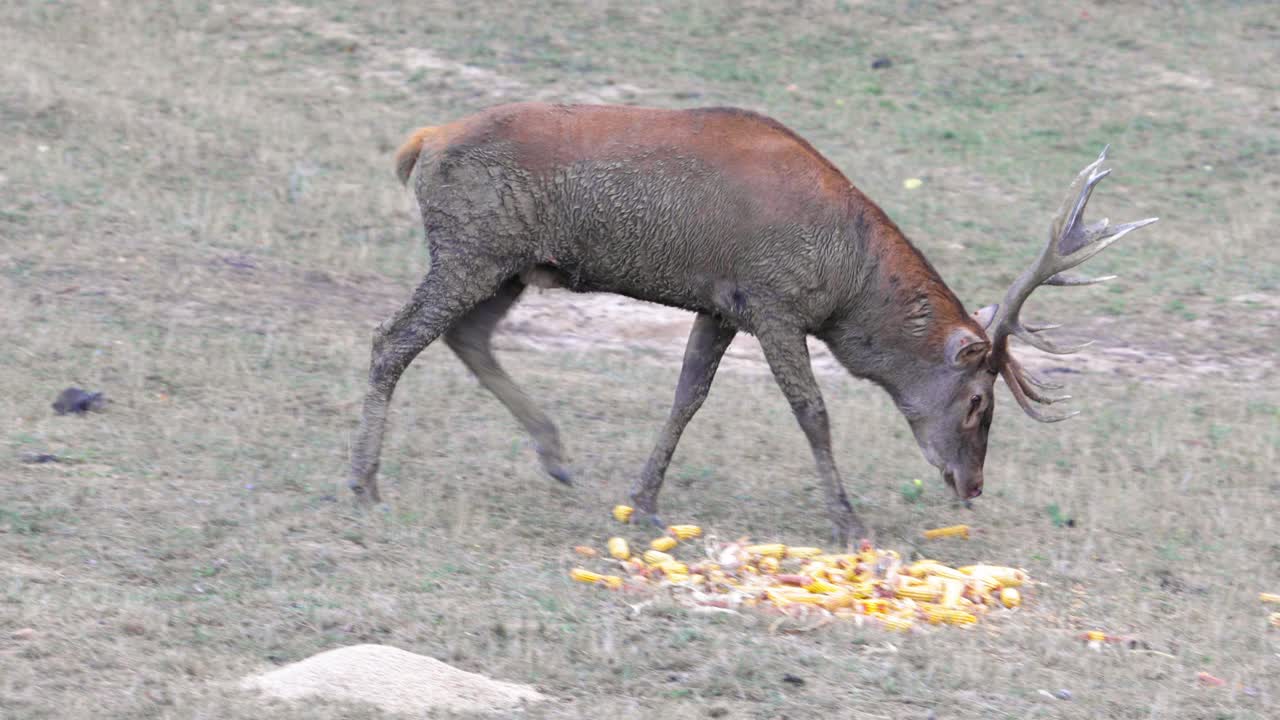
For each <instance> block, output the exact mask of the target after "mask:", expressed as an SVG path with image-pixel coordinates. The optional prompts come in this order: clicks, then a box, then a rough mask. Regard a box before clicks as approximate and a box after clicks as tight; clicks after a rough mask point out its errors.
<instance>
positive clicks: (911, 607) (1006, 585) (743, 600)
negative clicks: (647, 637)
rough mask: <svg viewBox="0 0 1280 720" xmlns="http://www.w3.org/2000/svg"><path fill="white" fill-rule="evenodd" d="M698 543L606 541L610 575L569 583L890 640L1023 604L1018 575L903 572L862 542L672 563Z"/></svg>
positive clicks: (722, 553) (679, 535)
mask: <svg viewBox="0 0 1280 720" xmlns="http://www.w3.org/2000/svg"><path fill="white" fill-rule="evenodd" d="M630 511H631V508H628V507H626V506H624V505H620V506H618V507H616V508H614V517H615V518H617V519H618V520H619V521H620V522H626V521H627V519H628V518H629V517H630ZM963 527H964V526H957V528H963ZM942 530H944V531H945V532H939V533H934V534H932V535H930V536H931V537H946V536H952V535H964V534H965V532H964V531H961V530H959V529H956V528H944V529H942ZM965 530H967V528H965ZM701 535H702V529H701V528H699V527H697V526H696V525H672V526H670V527H668V528H667V532H666V533H665V534H663V535H662V536H660V537H658V538H655V539H654V540H652V541H651V542H650V543H649V547H648V548H647V549H643V550H639V549H635V550H633V549H632V548H631V547H630V545H629V543H628V542H627V541H626V539H624V538H621V537H614V538H610V539H609V541H608V545H607V553H608V557H609V559H608V560H606V562H609V563H610V564H611V565H613V566H614V567H615V568H616V570H615V572H613V573H598V572H593V571H591V570H588V569H586V568H582V567H578V568H574V569H573V570H572V571H571V572H570V577H572V578H573V579H574V580H577V581H579V582H584V583H593V584H597V585H601V586H604V587H607V588H610V589H614V590H622V591H624V592H627V591H630V592H653V591H655V590H659V589H670V590H671V595H672V597H673V598H675V599H676V600H677V601H678V602H682V603H684V604H687V605H692V606H703V607H715V608H725V609H731V610H732V609H739V608H756V609H759V610H764V611H776V612H782V613H785V614H810V613H820V614H825V615H829V616H832V617H836V618H845V619H851V620H854V621H855V622H857V623H858V624H860V625H861V624H863V623H866V622H873V623H878V624H880V625H881V626H883V627H885V628H888V629H892V630H909V629H911V628H912V627H914V626H916V625H917V623H928V624H934V625H936V624H950V625H972V624H974V623H976V622H978V619H979V618H980V617H982V616H983V615H985V614H986V613H987V612H988V611H989V610H991V609H992V608H996V607H1000V606H1003V607H1005V608H1015V607H1018V605H1019V604H1021V601H1022V599H1021V596H1020V595H1019V591H1018V589H1017V588H1018V587H1020V586H1022V585H1023V583H1024V582H1026V581H1027V574H1026V573H1025V572H1024V571H1022V570H1019V569H1015V568H1009V567H1002V566H996V565H969V566H966V567H961V568H952V567H948V566H947V565H944V564H942V563H940V562H937V561H934V560H918V561H915V562H911V563H904V562H903V561H902V558H901V557H900V556H899V555H898V553H896V552H894V551H893V550H884V549H878V548H875V547H873V546H872V545H871V543H870V542H868V541H866V540H864V541H862V544H861V546H860V547H859V549H858V552H854V553H827V552H825V551H824V550H823V549H822V548H818V547H792V546H787V545H783V544H781V543H770V544H750V543H749V542H748V541H747V539H746V538H742V539H739V540H736V541H732V542H714V541H705V542H704V543H703V548H702V551H703V555H704V557H702V558H699V559H696V560H680V559H677V558H676V557H675V556H674V555H673V554H672V553H673V552H674V551H676V549H677V547H681V546H687V545H686V543H687V541H689V540H693V539H695V538H699V537H701ZM966 536H967V535H966ZM574 549H575V551H577V553H578V554H579V555H583V556H587V557H599V556H600V555H601V553H599V552H598V551H597V550H595V549H594V548H591V547H587V546H578V547H576V548H574ZM602 559H603V558H602Z"/></svg>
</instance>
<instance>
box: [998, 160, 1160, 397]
mask: <svg viewBox="0 0 1280 720" xmlns="http://www.w3.org/2000/svg"><path fill="white" fill-rule="evenodd" d="M1109 147H1110V145H1108V146H1107V147H1104V148H1103V149H1102V154H1101V155H1099V156H1098V159H1097V160H1095V161H1093V163H1091V164H1090V165H1089V166H1088V167H1086V168H1085V169H1084V170H1081V171H1080V174H1079V175H1078V176H1076V179H1075V181H1074V182H1072V183H1071V188H1070V189H1069V190H1068V191H1067V197H1066V200H1064V201H1063V203H1062V207H1061V208H1059V210H1058V214H1057V215H1056V216H1055V217H1054V220H1053V224H1052V225H1051V226H1050V230H1049V242H1048V244H1047V245H1045V247H1044V249H1043V250H1041V251H1040V256H1039V257H1037V258H1036V260H1035V262H1033V263H1031V266H1030V267H1028V268H1027V269H1026V270H1023V271H1022V274H1021V275H1019V276H1018V279H1017V280H1014V281H1013V285H1012V286H1010V287H1009V291H1008V292H1006V293H1005V295H1004V302H1002V303H1000V305H999V306H998V307H997V308H996V313H995V316H994V317H993V318H992V320H991V323H990V324H989V325H988V326H987V328H988V330H987V332H988V335H989V337H990V338H991V354H990V355H989V357H988V360H987V362H988V366H989V367H990V368H991V370H992V371H998V372H999V373H1000V374H1001V375H1002V376H1003V377H1004V381H1005V383H1006V384H1007V385H1008V386H1009V390H1010V391H1011V392H1012V393H1013V397H1014V398H1015V399H1016V400H1017V401H1018V404H1019V405H1020V406H1022V409H1023V410H1024V411H1025V412H1026V413H1027V414H1028V415H1030V416H1031V417H1033V418H1035V419H1036V420H1039V421H1040V422H1058V421H1059V420H1066V419H1067V418H1069V417H1071V416H1072V415H1077V414H1078V413H1076V412H1072V413H1067V414H1064V415H1052V416H1050V415H1044V414H1042V413H1041V412H1040V411H1039V410H1037V409H1036V408H1035V406H1033V405H1032V404H1031V401H1035V402H1037V403H1040V404H1042V405H1052V404H1053V403H1056V402H1061V401H1063V400H1067V399H1069V398H1070V397H1071V396H1070V395H1064V396H1062V397H1049V396H1045V395H1042V394H1040V393H1039V392H1038V391H1037V390H1036V388H1050V389H1058V388H1060V387H1061V386H1060V385H1052V384H1050V383H1047V382H1045V381H1044V380H1041V379H1040V378H1038V377H1036V376H1035V375H1032V374H1031V373H1030V372H1028V371H1027V370H1026V369H1025V368H1023V367H1022V365H1021V364H1020V363H1019V362H1018V361H1017V359H1015V358H1014V357H1013V355H1012V354H1011V353H1010V352H1009V336H1010V335H1017V336H1018V337H1019V338H1021V339H1022V340H1023V341H1024V342H1026V343H1027V344H1028V345H1031V346H1032V347H1037V348H1040V349H1041V350H1044V351H1045V352H1050V353H1054V354H1056V355H1067V354H1070V353H1074V352H1077V351H1079V350H1081V349H1083V348H1085V347H1087V346H1089V345H1091V344H1092V341H1089V342H1087V343H1084V344H1082V345H1077V346H1074V347H1062V346H1060V345H1057V344H1055V343H1053V342H1050V341H1049V340H1048V339H1046V338H1044V337H1042V336H1041V335H1040V333H1042V332H1044V331H1046V330H1053V329H1055V328H1058V327H1061V325H1032V324H1030V323H1023V322H1022V320H1021V319H1020V318H1019V317H1018V315H1019V312H1020V311H1021V310H1022V303H1024V302H1026V300H1027V298H1028V297H1030V295H1031V293H1032V292H1033V291H1034V290H1035V289H1036V288H1037V287H1040V286H1041V285H1092V284H1094V283H1100V282H1105V281H1107V280H1111V279H1113V278H1115V277H1116V276H1115V275H1105V276H1103V277H1096V278H1090V277H1084V276H1081V275H1074V274H1070V273H1067V272H1066V271H1067V270H1070V269H1071V268H1073V267H1075V266H1077V265H1079V264H1080V263H1082V262H1084V261H1085V260H1088V259H1089V258H1091V257H1093V256H1094V255H1097V254H1098V253H1100V252H1102V251H1103V250H1105V249H1106V248H1107V246H1109V245H1111V243H1113V242H1115V241H1117V240H1119V239H1120V238H1122V237H1124V236H1125V235H1128V234H1129V233H1131V232H1133V231H1134V230H1137V229H1138V228H1140V227H1145V226H1147V225H1150V224H1151V223H1153V222H1155V221H1156V220H1157V219H1158V218H1147V219H1146V220H1139V221H1137V222H1131V223H1125V224H1123V225H1115V226H1111V225H1108V223H1107V220H1106V218H1103V219H1102V220H1099V221H1098V222H1095V223H1092V224H1088V225H1086V224H1085V223H1084V206H1085V205H1086V204H1088V202H1089V196H1090V195H1091V194H1092V193H1093V188H1094V186H1095V185H1097V184H1098V183H1099V182H1101V181H1102V179H1103V178H1105V177H1106V176H1107V175H1110V174H1111V171H1110V170H1101V169H1100V168H1101V167H1102V163H1103V161H1105V160H1106V159H1107V148H1109Z"/></svg>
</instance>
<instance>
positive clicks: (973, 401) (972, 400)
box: [969, 395, 982, 410]
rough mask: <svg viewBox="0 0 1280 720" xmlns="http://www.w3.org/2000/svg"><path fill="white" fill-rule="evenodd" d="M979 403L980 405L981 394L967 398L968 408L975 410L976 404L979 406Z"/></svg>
mask: <svg viewBox="0 0 1280 720" xmlns="http://www.w3.org/2000/svg"><path fill="white" fill-rule="evenodd" d="M980 405H982V396H981V395H974V396H973V397H971V398H969V409H970V410H977V409H978V406H980Z"/></svg>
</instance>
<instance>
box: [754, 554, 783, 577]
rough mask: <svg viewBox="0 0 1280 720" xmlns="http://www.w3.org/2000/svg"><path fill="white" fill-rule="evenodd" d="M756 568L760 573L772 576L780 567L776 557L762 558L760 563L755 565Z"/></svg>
mask: <svg viewBox="0 0 1280 720" xmlns="http://www.w3.org/2000/svg"><path fill="white" fill-rule="evenodd" d="M756 567H758V568H760V572H762V573H766V574H769V575H773V574H774V573H776V572H778V570H779V569H780V565H779V563H778V558H776V557H762V558H760V562H758V563H756Z"/></svg>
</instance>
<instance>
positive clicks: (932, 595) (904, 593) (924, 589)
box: [893, 585, 941, 602]
mask: <svg viewBox="0 0 1280 720" xmlns="http://www.w3.org/2000/svg"><path fill="white" fill-rule="evenodd" d="M893 594H894V596H895V597H900V598H909V599H911V600H919V601H923V602H933V601H934V600H937V599H938V596H939V595H941V593H940V592H938V591H937V590H934V589H932V588H929V587H928V586H925V585H908V586H907V587H900V588H898V589H896V590H894V591H893Z"/></svg>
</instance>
